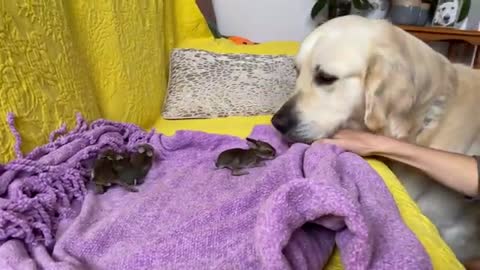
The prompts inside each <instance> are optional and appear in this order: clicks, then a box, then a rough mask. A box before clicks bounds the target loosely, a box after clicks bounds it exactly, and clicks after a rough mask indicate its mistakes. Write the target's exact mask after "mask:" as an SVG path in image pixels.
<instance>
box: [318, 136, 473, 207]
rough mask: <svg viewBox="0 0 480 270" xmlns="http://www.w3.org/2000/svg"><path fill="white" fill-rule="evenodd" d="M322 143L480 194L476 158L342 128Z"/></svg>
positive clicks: (469, 192) (467, 191)
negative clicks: (412, 169) (385, 160)
mask: <svg viewBox="0 0 480 270" xmlns="http://www.w3.org/2000/svg"><path fill="white" fill-rule="evenodd" d="M319 142H320V143H328V144H335V145H338V146H340V147H342V148H344V149H345V150H347V151H351V152H354V153H357V154H359V155H361V156H381V157H385V158H388V159H391V160H394V161H397V162H401V163H404V164H407V165H410V166H412V167H415V168H417V169H419V170H421V171H423V172H424V173H425V174H426V175H428V176H430V177H431V178H433V179H435V180H436V181H438V182H439V183H440V184H443V185H444V186H447V187H449V188H451V189H453V190H456V191H457V192H460V193H462V194H465V195H467V196H470V197H475V196H478V195H479V176H478V165H477V161H476V160H475V158H473V157H470V156H466V155H461V154H456V153H450V152H445V151H441V150H436V149H431V148H426V147H422V146H418V145H415V144H410V143H407V142H403V141H399V140H396V139H393V138H389V137H386V136H380V135H374V134H371V133H367V132H361V131H352V130H341V131H339V132H338V133H337V134H335V135H334V136H333V138H332V139H323V140H320V141H319Z"/></svg>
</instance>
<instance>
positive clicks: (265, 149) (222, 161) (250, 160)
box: [215, 138, 276, 176]
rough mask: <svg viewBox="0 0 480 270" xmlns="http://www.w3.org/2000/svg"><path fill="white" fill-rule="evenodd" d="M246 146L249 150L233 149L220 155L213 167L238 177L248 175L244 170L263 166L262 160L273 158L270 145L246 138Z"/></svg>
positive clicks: (274, 152) (273, 154)
mask: <svg viewBox="0 0 480 270" xmlns="http://www.w3.org/2000/svg"><path fill="white" fill-rule="evenodd" d="M247 144H248V145H249V147H250V149H241V148H234V149H229V150H225V151H223V152H222V153H220V155H219V156H218V159H217V162H216V163H215V166H216V167H217V168H218V169H224V168H226V169H230V170H231V171H232V175H234V176H240V175H246V174H248V172H247V171H245V170H244V169H247V168H254V167H261V166H265V162H264V160H271V159H274V158H275V155H276V150H275V148H273V147H272V146H271V145H270V144H268V143H266V142H262V141H259V140H254V139H251V138H247Z"/></svg>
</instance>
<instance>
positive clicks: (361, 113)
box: [272, 15, 480, 262]
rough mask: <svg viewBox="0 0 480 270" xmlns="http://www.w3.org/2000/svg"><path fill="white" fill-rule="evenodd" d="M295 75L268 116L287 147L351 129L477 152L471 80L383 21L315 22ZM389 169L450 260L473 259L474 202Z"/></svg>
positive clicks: (477, 245)
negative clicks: (442, 242) (448, 250)
mask: <svg viewBox="0 0 480 270" xmlns="http://www.w3.org/2000/svg"><path fill="white" fill-rule="evenodd" d="M296 68H297V72H298V78H297V82H296V89H295V92H294V94H293V95H292V97H291V98H290V99H289V100H288V101H287V102H286V103H285V104H283V106H282V107H281V108H280V109H279V110H278V111H277V112H276V113H275V115H274V116H273V118H272V125H273V126H274V127H275V128H276V129H277V130H278V131H279V132H281V133H282V134H283V135H284V136H285V137H287V138H288V139H290V140H291V141H296V142H305V143H310V142H313V141H315V140H317V139H321V138H325V137H329V136H331V135H332V134H334V133H335V132H336V131H337V130H338V129H341V128H350V129H362V130H368V131H371V132H374V133H377V134H383V135H387V136H391V137H394V138H397V139H401V140H406V141H409V142H412V143H416V144H420V145H423V146H428V147H431V148H436V149H442V150H446V151H452V152H457V153H464V154H474V153H477V154H479V153H480V134H479V131H480V73H479V72H478V71H476V70H474V69H471V68H469V67H467V66H464V65H460V64H452V63H451V62H450V61H448V59H447V58H445V57H444V56H443V55H441V54H440V53H437V52H436V51H435V50H433V49H432V48H431V47H430V46H428V45H427V44H425V43H424V42H422V41H421V40H419V39H417V38H415V37H414V36H412V35H410V34H408V33H407V32H405V31H403V30H402V29H400V28H399V27H396V26H394V25H392V24H391V23H389V22H387V21H385V20H370V19H366V18H362V17H359V16H354V15H350V16H344V17H339V18H336V19H333V20H330V21H328V22H326V23H324V24H322V25H321V26H319V27H318V28H317V29H316V30H314V31H313V32H312V33H311V34H310V35H309V36H308V37H307V38H306V39H305V40H304V41H303V42H302V44H301V48H300V50H299V52H298V55H297V56H296ZM390 165H391V168H392V170H393V171H394V172H395V173H396V175H397V176H398V178H399V179H400V180H401V181H402V183H403V184H404V186H405V187H406V189H407V191H408V193H409V194H410V196H411V197H412V198H413V199H414V200H415V201H416V202H417V204H418V205H419V207H420V208H421V210H422V212H423V213H424V214H425V215H426V216H427V217H428V218H429V219H430V220H431V221H432V222H433V223H434V224H435V225H436V226H437V228H438V230H439V232H440V234H441V236H442V237H443V239H444V240H445V242H446V243H447V244H448V245H449V246H450V247H451V248H452V250H453V251H454V253H455V254H456V256H457V257H458V258H459V259H460V260H461V261H464V262H465V261H467V260H472V259H475V258H480V203H478V202H472V201H469V200H467V199H465V197H464V196H462V195H460V194H458V193H456V192H454V191H451V190H449V189H447V188H444V187H443V186H441V185H439V184H437V183H436V182H435V181H433V180H431V179H428V178H426V177H425V176H424V175H422V174H421V173H420V172H419V171H416V170H414V169H413V168H409V167H407V166H404V165H401V164H398V163H397V164H394V163H393V164H390Z"/></svg>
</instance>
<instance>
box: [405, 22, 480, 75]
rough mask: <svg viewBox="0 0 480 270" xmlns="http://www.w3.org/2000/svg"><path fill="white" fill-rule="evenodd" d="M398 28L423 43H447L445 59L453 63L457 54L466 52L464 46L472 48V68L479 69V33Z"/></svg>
mask: <svg viewBox="0 0 480 270" xmlns="http://www.w3.org/2000/svg"><path fill="white" fill-rule="evenodd" d="M399 27H400V28H402V29H403V30H405V31H407V32H409V33H410V34H412V35H414V36H416V37H417V38H419V39H421V40H423V41H425V42H433V41H445V42H448V55H447V57H448V58H449V59H450V60H451V61H452V62H455V59H456V58H457V57H458V55H459V54H462V53H464V52H465V51H466V48H465V46H473V47H474V50H473V59H474V60H473V67H474V68H476V69H480V56H479V52H478V46H479V45H480V31H466V30H458V29H453V28H447V27H428V26H411V25H399Z"/></svg>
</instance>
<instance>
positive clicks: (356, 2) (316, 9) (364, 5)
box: [310, 0, 372, 19]
mask: <svg viewBox="0 0 480 270" xmlns="http://www.w3.org/2000/svg"><path fill="white" fill-rule="evenodd" d="M335 2H336V0H317V2H316V3H315V5H313V8H312V12H311V13H310V17H311V18H312V19H314V18H315V17H317V15H318V13H320V11H322V9H323V8H324V7H325V6H326V5H327V3H329V5H334V4H335ZM351 2H352V4H353V6H354V7H355V8H356V9H360V10H366V9H370V8H372V4H370V2H369V1H368V0H351Z"/></svg>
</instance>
